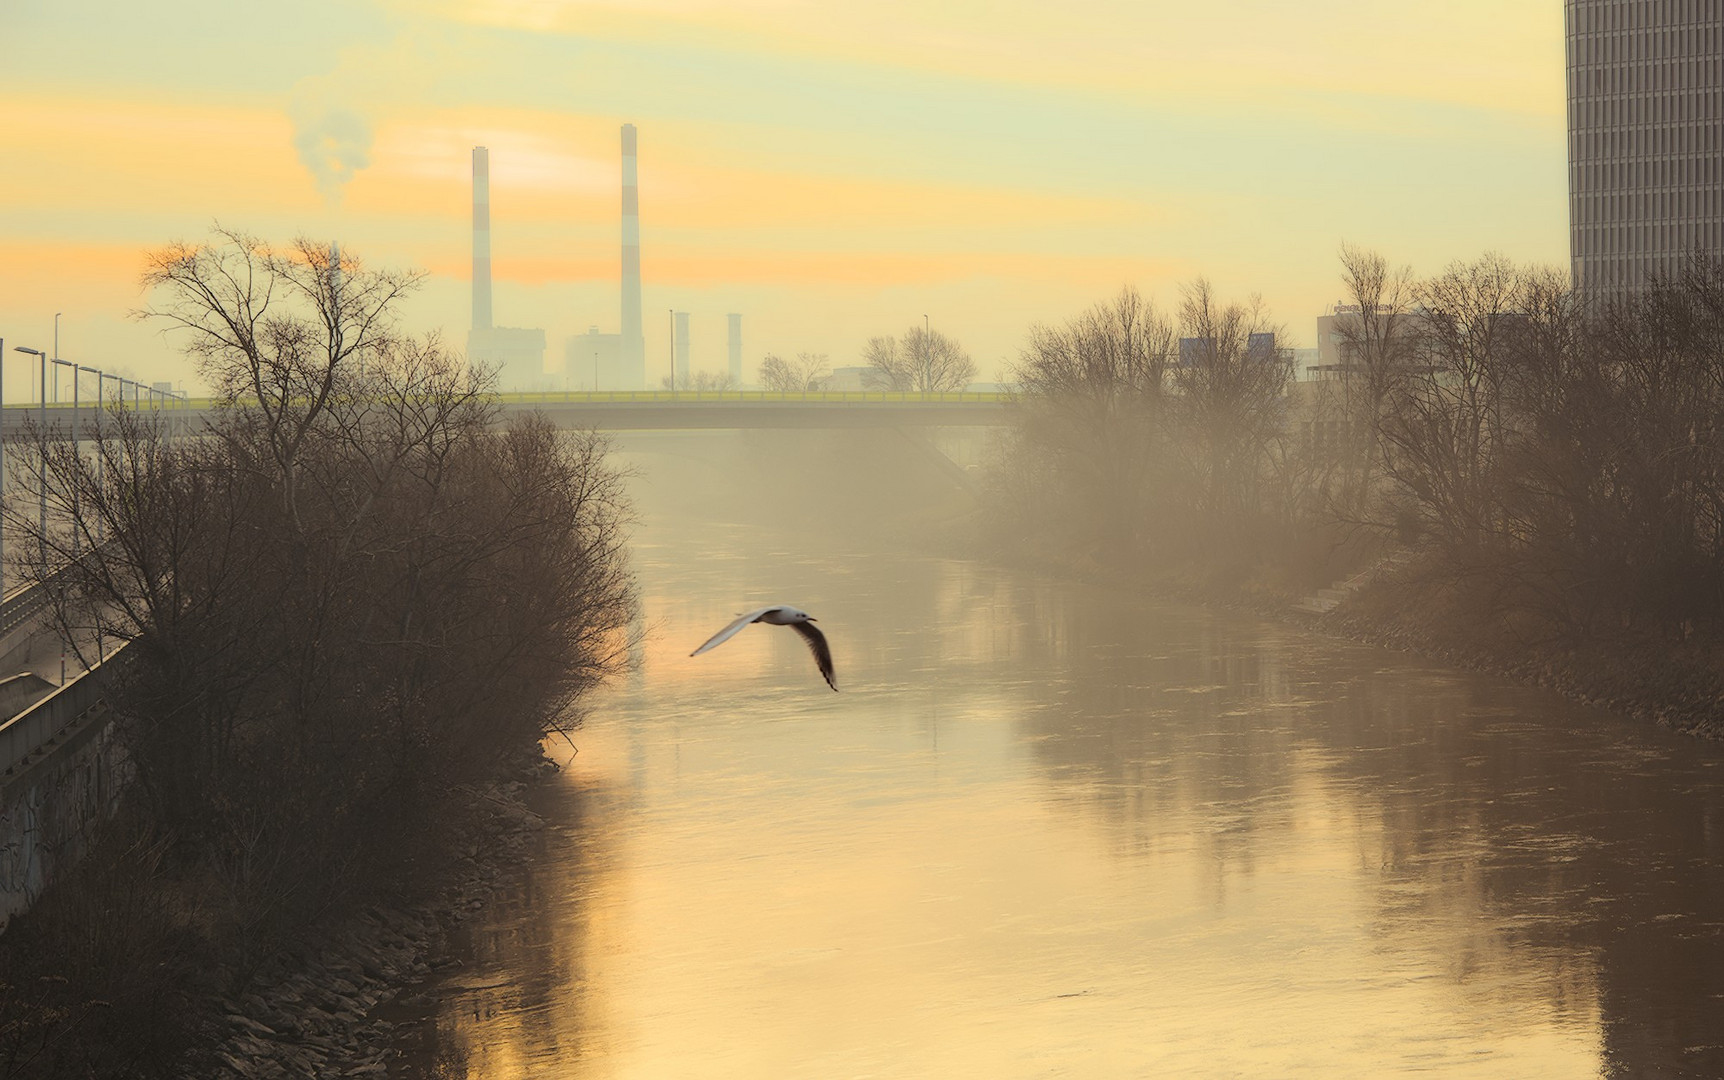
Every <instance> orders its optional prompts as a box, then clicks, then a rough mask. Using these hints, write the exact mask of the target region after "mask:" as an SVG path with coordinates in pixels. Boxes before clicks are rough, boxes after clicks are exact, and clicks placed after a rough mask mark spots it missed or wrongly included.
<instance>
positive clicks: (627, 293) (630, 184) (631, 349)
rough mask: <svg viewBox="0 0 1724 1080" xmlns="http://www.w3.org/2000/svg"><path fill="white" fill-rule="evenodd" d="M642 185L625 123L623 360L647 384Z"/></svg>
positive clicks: (631, 127)
mask: <svg viewBox="0 0 1724 1080" xmlns="http://www.w3.org/2000/svg"><path fill="white" fill-rule="evenodd" d="M640 213H641V209H640V188H639V187H638V186H637V185H636V180H635V126H634V125H633V124H624V125H623V312H622V326H621V328H620V329H621V332H622V352H623V362H624V364H625V365H626V366H627V368H629V369H632V373H633V377H634V378H635V379H636V380H637V381H638V382H639V384H640V385H641V386H645V385H646V345H645V341H644V339H643V338H642V336H641V217H640Z"/></svg>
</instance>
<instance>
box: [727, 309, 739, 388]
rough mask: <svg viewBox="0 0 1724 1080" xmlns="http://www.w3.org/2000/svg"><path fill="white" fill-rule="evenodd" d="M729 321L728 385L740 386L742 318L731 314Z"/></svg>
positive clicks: (733, 313) (734, 313)
mask: <svg viewBox="0 0 1724 1080" xmlns="http://www.w3.org/2000/svg"><path fill="white" fill-rule="evenodd" d="M728 318H729V319H730V385H731V386H733V387H736V386H741V385H742V316H741V315H739V314H737V313H736V312H734V311H733V312H731V313H730V315H729V316H728Z"/></svg>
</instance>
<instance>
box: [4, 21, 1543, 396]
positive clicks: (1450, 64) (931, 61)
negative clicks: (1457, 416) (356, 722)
mask: <svg viewBox="0 0 1724 1080" xmlns="http://www.w3.org/2000/svg"><path fill="white" fill-rule="evenodd" d="M0 42H4V43H5V49H4V52H5V55H6V56H7V63H6V64H5V66H4V67H3V68H0V337H4V338H6V342H7V346H8V353H7V356H8V363H7V364H6V371H5V375H4V386H5V394H6V398H7V400H11V401H16V400H19V399H20V398H22V397H25V396H29V395H30V394H31V393H32V390H31V384H30V382H29V381H28V372H27V371H21V370H20V369H21V368H24V367H26V366H27V365H21V364H19V363H18V361H20V360H22V359H24V358H23V357H21V356H18V354H16V353H14V352H12V351H11V347H12V346H14V345H17V344H24V345H27V346H31V347H42V348H49V349H51V348H52V344H53V324H54V313H55V312H62V313H63V315H62V317H61V319H60V345H59V348H60V354H61V355H62V356H65V357H68V358H72V359H76V360H78V361H80V362H83V363H87V364H91V365H94V366H99V367H103V368H105V369H107V370H110V371H115V372H122V373H125V374H128V375H131V376H132V377H136V378H144V379H148V380H171V381H173V382H175V383H178V384H183V385H185V386H186V387H187V388H189V389H192V390H194V391H195V390H197V389H198V388H199V387H200V385H201V384H200V383H199V382H198V380H197V375H196V372H195V370H194V369H193V367H192V366H191V364H190V363H189V362H188V361H186V360H185V359H183V358H182V357H181V355H180V343H179V342H177V341H176V340H175V339H174V338H172V337H171V336H169V335H166V334H164V333H163V331H162V329H161V327H160V326H158V325H156V324H153V323H150V322H148V321H139V320H138V319H136V318H134V317H132V315H131V313H132V312H134V311H136V310H137V309H139V308H141V307H143V306H144V305H146V304H147V303H148V302H149V298H148V297H147V296H146V295H145V294H144V293H143V292H142V290H141V287H140V285H139V283H138V282H139V274H140V271H141V268H142V263H143V256H144V253H145V252H146V251H148V250H150V249H151V248H154V247H159V246H161V245H163V244H166V243H168V242H171V241H176V240H191V241H196V240H200V239H203V238H204V237H206V236H207V234H208V230H209V228H210V226H211V224H212V223H214V222H220V223H221V224H222V225H224V226H228V227H235V228H239V229H242V230H245V231H247V232H250V233H253V234H256V235H259V236H262V237H264V238H266V239H269V240H272V241H274V242H278V243H285V242H287V241H289V240H291V239H293V238H294V237H296V236H301V235H304V236H310V237H313V238H317V239H322V240H329V239H333V240H338V241H339V242H340V243H341V245H342V250H343V252H344V254H347V255H350V256H357V257H359V258H361V259H363V260H364V261H366V262H367V263H369V264H372V265H378V266H388V267H399V268H417V269H421V270H424V271H426V273H427V275H428V276H427V279H426V282H425V285H424V287H423V288H422V289H421V290H420V291H419V293H417V294H416V295H415V296H414V297H413V299H412V300H411V301H410V302H409V304H408V305H407V307H406V309H405V311H404V317H405V320H406V323H407V325H408V326H409V327H410V328H411V329H414V330H416V331H427V330H440V331H441V332H442V333H443V335H444V337H445V339H446V340H449V341H451V342H454V343H456V344H457V345H459V344H460V343H462V342H463V341H464V339H465V334H466V331H467V328H468V326H469V325H470V302H469V272H470V261H469V260H470V257H471V235H470V228H469V225H470V199H471V193H470V186H469V180H470V158H469V154H470V150H471V148H472V147H473V146H475V145H485V146H488V147H489V148H490V156H491V185H492V194H491V214H492V245H493V258H494V264H495V269H494V281H495V285H494V288H495V314H496V322H497V323H498V324H499V325H507V326H525V327H540V328H543V329H544V330H545V331H546V332H547V334H548V335H549V338H550V343H551V345H550V349H549V356H548V360H549V366H550V367H551V368H552V370H553V377H557V376H555V375H554V372H555V370H556V369H557V368H559V367H560V365H561V362H562V355H563V350H562V345H563V342H564V340H565V339H566V338H567V337H569V336H570V335H573V334H579V333H584V332H585V331H586V330H587V328H588V327H589V326H597V327H598V328H599V329H600V330H602V331H605V332H615V331H616V330H617V322H618V305H619V299H618V297H619V285H618V280H617V279H618V272H619V271H618V268H619V260H620V256H619V234H620V224H619V204H620V194H619V173H620V148H619V137H618V129H619V127H620V126H621V125H622V124H623V123H633V124H635V125H636V126H637V128H638V129H639V133H640V136H639V137H640V151H639V162H640V199H641V236H642V266H643V282H644V301H643V306H644V309H645V311H646V313H647V318H646V333H647V342H646V346H647V356H648V364H649V369H650V368H651V367H652V365H653V363H654V361H655V359H658V358H663V359H664V360H665V366H666V367H667V368H668V354H669V346H668V327H667V325H666V323H667V322H668V311H669V310H670V309H672V308H674V309H676V310H682V311H688V312H690V313H691V327H692V330H691V338H692V367H693V368H694V369H695V370H697V371H699V370H711V371H719V370H722V369H723V367H724V364H725V359H724V357H725V315H726V313H727V312H732V311H736V312H741V313H742V314H743V337H744V370H745V376H746V377H752V373H753V370H754V367H755V365H756V364H757V363H758V361H759V359H760V357H761V356H763V355H765V354H766V353H769V352H778V353H786V354H789V353H797V352H803V351H808V352H817V353H825V354H827V355H828V356H829V357H830V358H831V362H832V363H833V364H834V365H838V366H843V365H846V364H853V363H859V362H860V361H859V360H858V359H857V358H858V356H859V354H860V353H861V350H862V348H863V345H864V344H865V343H866V341H867V339H868V338H869V337H871V336H874V335H878V334H896V333H902V332H903V331H904V330H906V329H907V328H908V327H909V326H911V325H912V324H920V323H921V322H922V321H923V317H924V316H926V317H927V318H928V320H929V321H930V323H931V324H932V325H933V327H934V328H935V329H938V330H941V331H943V332H945V333H947V334H950V335H952V336H954V337H956V338H957V339H958V340H959V342H960V343H962V344H963V345H964V346H965V347H966V348H967V349H968V350H969V352H970V353H971V355H972V356H973V357H974V359H975V361H976V363H977V366H978V368H979V371H980V377H981V378H983V379H992V378H996V377H999V376H1001V375H1004V374H1005V373H1006V372H1007V371H1008V370H1009V368H1010V365H1011V364H1012V363H1013V361H1014V360H1015V359H1016V357H1017V355H1018V352H1019V350H1020V349H1021V348H1022V347H1023V344H1024V341H1025V339H1026V336H1027V332H1028V330H1029V328H1030V327H1031V326H1032V325H1033V324H1035V323H1038V322H1045V323H1054V322H1059V321H1062V320H1065V319H1068V318H1070V317H1072V316H1073V315H1076V314H1077V313H1079V312H1080V311H1082V310H1083V309H1084V308H1086V307H1088V306H1090V305H1091V304H1094V303H1096V302H1098V301H1101V300H1104V299H1106V298H1108V297H1109V296H1111V295H1113V294H1115V293H1117V292H1118V291H1119V290H1120V289H1121V288H1122V287H1123V286H1126V285H1131V286H1135V287H1136V288H1138V289H1139V290H1141V291H1142V292H1144V293H1145V294H1146V295H1148V296H1150V297H1151V298H1153V299H1154V300H1155V301H1156V302H1157V303H1158V304H1159V305H1160V306H1162V307H1163V308H1172V307H1173V306H1175V305H1176V304H1177V302H1178V298H1179V290H1180V288H1181V285H1182V284H1183V283H1187V282H1189V281H1191V280H1192V279H1194V278H1196V277H1198V276H1203V277H1206V278H1208V279H1209V280H1210V281H1211V282H1213V283H1214V285H1215V286H1216V288H1217V290H1218V291H1219V292H1220V293H1221V294H1222V295H1223V296H1224V297H1237V298H1244V297H1246V296H1248V295H1250V294H1254V293H1255V294H1261V295H1262V297H1263V298H1264V300H1265V301H1266V303H1267V304H1268V306H1269V308H1270V309H1271V311H1272V312H1273V314H1274V316H1275V318H1276V319H1277V320H1278V321H1279V322H1280V323H1282V324H1283V325H1284V326H1285V328H1286V331H1287V335H1288V340H1289V342H1290V343H1291V344H1293V345H1301V346H1308V345H1312V344H1314V323H1315V319H1316V317H1317V316H1318V315H1319V314H1321V313H1322V311H1323V309H1324V308H1325V306H1327V305H1331V304H1333V303H1334V302H1335V301H1336V300H1338V299H1339V298H1340V287H1339V283H1338V282H1339V275H1338V261H1337V252H1338V250H1339V248H1340V246H1341V244H1342V243H1343V242H1350V243H1354V244H1359V245H1363V246H1366V247H1371V248H1375V249H1377V250H1380V251H1382V252H1383V253H1384V254H1385V255H1387V256H1388V257H1390V258H1391V259H1392V260H1394V261H1396V262H1401V263H1407V264H1410V265H1411V266H1412V267H1413V268H1414V269H1415V270H1416V271H1419V272H1434V271H1436V270H1438V269H1440V268H1442V267H1443V266H1444V265H1446V264H1448V263H1449V262H1451V261H1453V260H1456V259H1471V258H1474V257H1476V256H1478V255H1480V254H1482V253H1484V252H1486V251H1497V252H1501V253H1503V254H1505V255H1507V256H1509V257H1510V258H1513V259H1516V260H1520V261H1527V262H1535V263H1546V264H1552V265H1559V266H1560V265H1564V264H1565V263H1566V258H1567V232H1566V229H1567V218H1566V179H1565V156H1564V155H1565V150H1564V145H1565V144H1564V119H1563V42H1562V10H1561V5H1560V4H1558V3H1556V2H1555V0H1446V2H1445V3H1443V4H1442V5H1431V4H1429V3H1416V2H1413V0H1401V2H1400V3H1394V2H1385V0H1302V2H1299V3H1289V2H1287V0H1210V2H1208V3H1191V2H1189V0H1177V2H1174V0H1065V2H1062V3H1048V2H1030V0H985V2H984V0H934V2H929V0H918V2H912V0H869V2H867V3H856V2H854V0H627V2H625V0H611V2H594V0H300V2H299V3H297V4H294V5H281V4H263V3H256V2H253V0H154V2H152V3H150V4H138V3H136V2H120V0H0ZM655 312H656V313H657V314H656V316H655V314H654V313H655Z"/></svg>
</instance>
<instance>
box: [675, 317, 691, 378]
mask: <svg viewBox="0 0 1724 1080" xmlns="http://www.w3.org/2000/svg"><path fill="white" fill-rule="evenodd" d="M675 323H676V388H677V389H678V390H687V389H688V386H689V383H688V312H686V311H679V312H677V313H676V320H675Z"/></svg>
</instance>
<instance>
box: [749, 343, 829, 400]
mask: <svg viewBox="0 0 1724 1080" xmlns="http://www.w3.org/2000/svg"><path fill="white" fill-rule="evenodd" d="M831 374H832V366H831V363H830V361H829V360H828V359H827V356H826V354H825V353H806V352H804V353H797V354H796V358H795V359H793V360H786V359H785V358H784V357H782V356H779V355H778V354H776V353H768V354H767V355H766V358H765V359H764V360H762V361H761V362H760V384H761V385H762V386H764V387H766V388H767V389H768V390H777V391H780V392H782V393H791V394H800V393H805V392H807V391H810V390H818V389H820V387H821V385H822V384H823V383H825V381H826V379H827V377H828V376H830V375H831Z"/></svg>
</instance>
